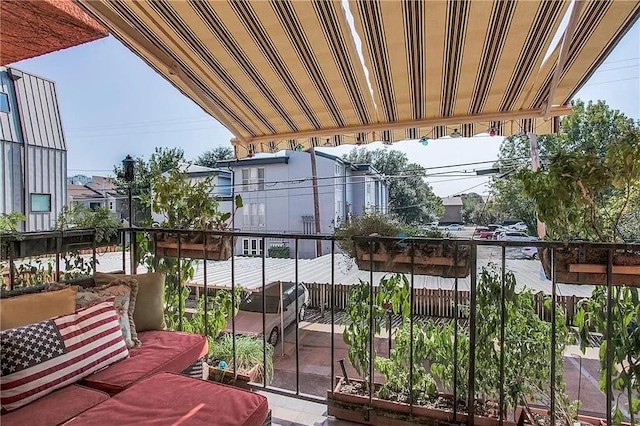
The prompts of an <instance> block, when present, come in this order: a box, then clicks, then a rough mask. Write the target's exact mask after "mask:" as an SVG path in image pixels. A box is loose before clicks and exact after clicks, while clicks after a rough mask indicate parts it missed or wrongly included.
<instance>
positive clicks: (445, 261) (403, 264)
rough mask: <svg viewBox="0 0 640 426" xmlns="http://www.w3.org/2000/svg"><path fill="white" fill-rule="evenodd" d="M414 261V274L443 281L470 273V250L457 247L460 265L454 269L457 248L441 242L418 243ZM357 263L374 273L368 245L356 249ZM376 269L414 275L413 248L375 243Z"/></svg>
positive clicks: (390, 243) (358, 245)
mask: <svg viewBox="0 0 640 426" xmlns="http://www.w3.org/2000/svg"><path fill="white" fill-rule="evenodd" d="M414 247H415V254H414V258H413V273H414V274H416V275H433V276H436V277H444V278H456V277H457V278H464V277H467V276H468V275H469V273H470V272H471V257H470V254H471V248H470V247H469V246H462V245H461V246H458V265H457V268H456V267H455V260H454V250H455V248H454V245H453V244H447V243H444V244H438V243H429V244H427V243H416V244H415V245H414ZM355 251H356V263H357V264H358V268H359V269H360V270H363V271H369V270H371V255H370V248H369V245H368V243H367V244H358V243H356V246H355ZM373 270H374V271H379V272H401V273H405V274H408V273H411V246H410V245H408V244H407V245H406V246H404V247H403V246H401V245H399V244H397V243H396V242H386V241H380V242H375V243H374V253H373Z"/></svg>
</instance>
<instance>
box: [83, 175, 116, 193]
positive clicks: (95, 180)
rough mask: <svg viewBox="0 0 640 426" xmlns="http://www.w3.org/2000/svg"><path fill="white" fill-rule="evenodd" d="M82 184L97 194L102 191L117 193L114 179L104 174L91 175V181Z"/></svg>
mask: <svg viewBox="0 0 640 426" xmlns="http://www.w3.org/2000/svg"><path fill="white" fill-rule="evenodd" d="M84 186H86V187H87V188H89V189H92V190H93V191H95V192H97V193H98V194H102V193H103V192H104V193H106V194H109V195H118V187H117V186H116V184H115V180H114V179H113V178H110V177H105V176H91V181H90V182H87V183H86V184H85V185H84Z"/></svg>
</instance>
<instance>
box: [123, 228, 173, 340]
mask: <svg viewBox="0 0 640 426" xmlns="http://www.w3.org/2000/svg"><path fill="white" fill-rule="evenodd" d="M181 248H182V234H181V233H180V232H178V260H177V262H178V285H177V286H176V289H177V291H178V314H179V315H178V329H179V330H180V331H182V330H183V323H182V316H183V315H184V309H183V308H184V306H183V303H182V262H181V259H182V252H181ZM132 259H133V257H132ZM132 272H133V271H132Z"/></svg>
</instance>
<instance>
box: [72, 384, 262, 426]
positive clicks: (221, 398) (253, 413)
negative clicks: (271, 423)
mask: <svg viewBox="0 0 640 426" xmlns="http://www.w3.org/2000/svg"><path fill="white" fill-rule="evenodd" d="M268 412H269V404H268V402H267V398H265V397H264V396H262V395H259V394H257V393H253V392H250V391H245V390H241V389H237V388H233V387H230V386H225V385H221V384H219V383H214V382H209V381H206V380H199V379H193V378H190V377H185V376H181V375H179V374H172V373H160V374H156V375H155V376H152V377H150V378H148V379H145V380H143V381H141V382H138V383H136V384H135V385H133V386H132V387H130V388H129V389H126V390H124V391H122V392H121V393H119V394H118V395H116V396H114V397H113V398H111V399H110V400H108V401H105V402H104V403H102V404H100V405H98V406H96V407H94V408H92V409H91V410H88V411H86V412H85V413H83V414H81V415H80V416H78V417H77V418H76V419H74V420H73V421H71V423H69V425H73V426H79V425H87V426H89V425H96V426H102V425H104V421H105V419H109V423H110V424H116V425H117V424H145V425H162V426H164V425H177V424H179V425H181V426H199V425H212V424H215V425H216V426H261V425H262V424H263V423H264V421H265V420H266V419H267V415H268Z"/></svg>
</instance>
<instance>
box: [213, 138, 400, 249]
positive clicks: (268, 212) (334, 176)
mask: <svg viewBox="0 0 640 426" xmlns="http://www.w3.org/2000/svg"><path fill="white" fill-rule="evenodd" d="M218 167H221V168H228V169H230V170H232V171H233V176H234V186H233V187H234V189H235V193H236V194H240V195H241V196H242V199H243V203H244V207H243V208H242V209H241V214H240V212H238V214H237V215H236V217H235V219H234V227H235V228H236V229H240V230H242V231H248V232H270V233H295V234H315V233H316V218H315V213H314V211H315V209H314V202H313V200H314V197H313V179H312V167H311V154H310V153H309V152H299V151H292V150H287V151H280V152H278V153H276V154H261V155H258V156H256V157H254V158H251V159H244V160H240V161H236V160H229V161H222V162H219V163H218ZM316 168H317V176H318V201H319V203H318V207H319V211H320V217H319V222H320V233H321V234H333V232H334V230H335V228H336V227H337V226H339V225H340V224H341V223H342V222H344V221H345V220H347V218H349V217H352V216H360V215H362V214H364V213H365V212H373V211H378V212H381V213H386V212H387V206H388V199H389V194H388V192H389V191H388V187H387V183H386V182H385V180H384V178H383V176H382V175H380V174H379V173H378V172H377V171H376V170H375V169H374V168H373V167H371V166H370V165H368V164H352V163H350V162H348V161H345V160H344V159H342V158H339V157H335V156H333V155H329V154H326V153H323V152H316ZM266 244H267V250H268V249H269V248H270V247H271V246H286V247H289V253H290V255H291V256H293V255H294V251H295V247H294V246H295V243H294V242H293V241H292V240H285V239H269V240H268V241H267V242H266ZM263 249H264V247H262V240H261V239H260V238H241V239H240V241H239V242H238V244H237V246H236V247H235V253H236V254H241V255H248V256H258V255H261V254H262V251H263ZM317 251H318V249H317V247H316V243H315V242H312V241H305V240H300V241H299V243H298V256H299V257H301V258H313V257H316V256H317V255H318V254H319V253H317ZM329 251H330V246H329V244H326V245H324V246H323V247H322V253H324V254H326V253H328V252H329Z"/></svg>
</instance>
